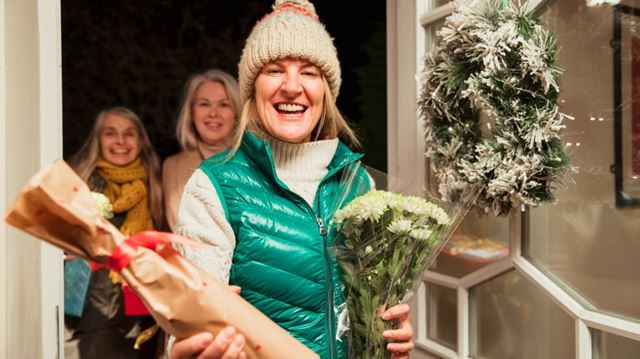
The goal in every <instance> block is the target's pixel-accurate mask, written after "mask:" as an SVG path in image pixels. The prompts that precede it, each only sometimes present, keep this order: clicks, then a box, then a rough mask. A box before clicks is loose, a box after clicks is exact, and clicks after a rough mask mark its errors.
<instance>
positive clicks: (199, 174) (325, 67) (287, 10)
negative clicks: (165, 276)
mask: <svg viewBox="0 0 640 359" xmlns="http://www.w3.org/2000/svg"><path fill="white" fill-rule="evenodd" d="M239 80H240V81H239V82H240V95H241V98H242V103H243V108H242V113H241V116H240V119H239V122H238V125H237V127H236V128H237V130H236V133H235V134H234V136H235V137H234V140H232V144H233V146H232V148H231V149H230V150H229V151H226V152H223V153H221V154H218V155H216V156H214V157H211V158H209V159H207V160H206V161H204V162H203V163H202V164H201V165H200V167H199V169H198V170H196V171H195V173H194V174H193V176H192V177H191V178H190V179H189V181H188V183H187V185H186V186H185V190H184V194H183V196H182V200H181V204H180V209H179V212H178V224H177V231H178V232H179V233H180V234H182V235H185V236H187V237H190V238H193V239H196V240H199V241H201V242H203V243H205V244H207V246H205V248H204V249H202V248H197V249H196V248H183V252H184V254H185V255H186V256H187V257H188V258H189V259H191V260H192V261H193V262H194V263H196V264H197V265H199V266H200V267H202V268H203V269H204V270H206V271H207V272H209V273H210V274H212V275H213V276H214V277H215V278H217V279H218V280H220V281H222V282H225V283H227V282H228V283H229V284H230V285H235V286H239V287H241V288H242V291H241V295H242V296H243V297H244V298H245V299H246V300H247V301H248V302H250V303H251V304H252V305H253V306H255V307H256V308H258V309H259V310H261V311H262V312H263V313H265V314H266V315H267V316H269V317H270V318H271V319H272V320H273V321H274V322H276V323H277V324H279V325H280V326H281V327H283V328H284V329H286V330H287V331H288V332H289V333H290V334H291V335H293V336H294V337H295V338H296V339H298V340H299V341H301V342H302V343H303V344H305V345H306V346H308V347H309V348H311V349H312V350H313V351H315V352H316V353H317V354H318V355H319V356H320V357H321V358H346V357H347V354H348V347H347V341H346V340H338V334H337V332H338V325H337V318H336V315H335V309H334V308H337V307H339V306H340V305H341V304H343V303H344V300H345V298H344V293H343V292H342V283H341V281H340V276H339V269H338V266H337V263H336V261H335V258H334V257H333V256H332V255H331V253H330V252H329V249H328V248H331V246H332V245H333V242H334V240H335V236H336V234H335V231H334V230H332V229H331V228H326V226H325V224H326V223H328V222H329V221H330V219H331V218H332V217H333V211H334V210H335V208H334V207H335V204H334V202H335V198H336V196H335V193H336V192H337V191H338V186H339V185H340V178H341V173H342V170H343V169H344V168H345V167H346V166H348V165H349V164H351V163H353V162H355V161H358V160H359V159H360V158H361V156H362V155H360V154H356V153H354V152H352V151H351V150H350V149H349V147H348V146H355V145H357V144H358V141H357V139H356V137H355V135H354V133H353V131H352V130H351V129H350V128H349V126H348V124H347V122H346V121H345V120H344V118H343V117H342V115H341V114H340V112H339V111H338V109H337V108H336V103H335V99H336V97H337V96H338V92H339V89H340V82H341V78H340V64H339V62H338V58H337V54H336V50H335V47H334V45H333V40H332V39H331V37H330V36H329V34H328V33H327V31H326V30H325V28H324V25H322V23H321V22H320V21H319V19H318V16H317V15H316V12H315V9H314V7H313V5H312V4H311V3H309V2H308V1H307V0H288V1H287V0H277V1H276V4H275V6H274V10H273V12H271V13H269V14H267V15H266V16H265V17H264V18H262V20H260V21H259V22H258V24H256V26H255V27H254V28H253V30H252V32H251V34H250V36H249V38H248V39H247V42H246V44H245V48H244V50H243V53H242V58H241V60H240V64H239ZM359 176H360V180H361V181H366V182H367V183H368V177H367V175H366V173H364V172H363V173H360V175H359ZM382 318H383V319H385V320H392V319H395V320H397V321H398V322H399V326H398V329H395V330H390V331H387V332H385V337H386V338H387V339H388V340H389V344H388V347H387V349H388V350H389V351H390V352H391V353H392V357H393V358H408V355H409V354H408V353H409V352H410V351H411V350H412V348H413V342H412V340H411V338H412V335H413V330H412V328H411V323H410V321H409V307H408V306H407V305H406V304H401V305H397V306H395V307H392V308H389V309H388V310H386V311H385V312H384V313H383V314H382ZM243 346H244V337H243V336H242V335H241V334H239V333H237V332H236V331H235V329H234V328H232V327H228V328H226V329H225V330H223V331H222V332H221V333H220V334H219V335H217V336H216V337H215V338H214V337H213V336H212V335H211V334H210V333H201V334H198V335H195V336H193V337H190V338H187V339H183V340H181V341H178V342H176V343H174V344H173V346H172V348H171V357H172V358H173V359H180V358H195V357H197V358H244V357H245V354H244V353H243V352H242V349H243ZM283 356H286V353H283Z"/></svg>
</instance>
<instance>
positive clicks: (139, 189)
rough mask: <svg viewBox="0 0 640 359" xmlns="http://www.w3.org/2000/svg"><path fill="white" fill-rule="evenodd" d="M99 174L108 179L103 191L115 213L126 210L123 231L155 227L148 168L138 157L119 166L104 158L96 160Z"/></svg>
mask: <svg viewBox="0 0 640 359" xmlns="http://www.w3.org/2000/svg"><path fill="white" fill-rule="evenodd" d="M96 168H97V169H98V174H99V175H100V176H101V177H102V178H104V179H105V181H107V186H106V187H105V189H104V190H103V191H102V193H103V194H104V195H105V196H107V197H108V198H109V200H110V201H111V205H112V206H113V212H114V213H122V212H126V213H127V215H126V217H125V219H124V223H122V226H121V227H120V232H122V234H124V235H125V236H131V235H134V234H136V233H138V232H141V231H144V230H148V229H153V220H152V219H151V214H150V212H149V198H148V195H147V186H146V184H145V183H146V179H147V171H146V170H145V168H144V166H143V165H142V161H141V160H140V159H139V158H138V159H136V160H135V161H133V162H132V163H131V164H129V165H127V166H124V167H120V166H115V165H113V164H111V163H109V162H107V161H105V160H99V161H98V162H97V163H96Z"/></svg>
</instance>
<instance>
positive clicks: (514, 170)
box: [419, 0, 571, 215]
mask: <svg viewBox="0 0 640 359" xmlns="http://www.w3.org/2000/svg"><path fill="white" fill-rule="evenodd" d="M455 7H456V8H455V11H454V13H453V14H452V15H451V16H449V17H448V18H447V19H446V21H445V24H444V27H443V28H442V30H440V31H439V32H438V36H439V38H440V43H439V45H438V46H437V48H436V50H435V52H434V53H433V54H432V55H431V56H428V57H427V59H426V64H425V72H424V76H423V88H422V91H421V94H420V100H419V106H420V110H421V114H422V116H423V119H424V121H425V127H426V132H425V136H426V141H427V153H426V155H427V157H429V158H431V164H432V168H433V170H434V172H435V175H436V178H437V180H438V183H439V192H440V194H441V195H442V197H443V199H445V200H449V201H455V200H457V199H458V198H461V197H462V196H464V195H465V194H466V193H468V192H470V191H473V190H474V188H477V187H478V186H480V187H481V188H482V192H481V193H480V196H479V197H478V200H477V202H476V205H477V206H479V207H480V208H482V209H484V211H485V212H491V213H493V214H495V215H506V214H507V213H508V212H509V211H510V210H511V209H512V208H524V206H525V205H531V206H537V205H539V204H541V203H546V202H553V201H554V200H555V198H554V196H553V190H554V188H555V187H556V186H557V184H558V183H559V181H560V179H561V178H562V176H563V175H564V174H565V173H566V172H567V170H569V169H571V165H570V164H569V158H568V157H567V155H566V154H565V152H564V145H563V142H562V140H561V137H560V131H561V130H562V129H563V128H564V125H563V121H564V119H565V118H567V117H568V116H566V115H564V114H562V113H561V112H560V110H559V108H558V94H559V91H560V87H559V84H558V77H559V75H560V74H561V70H560V69H559V68H557V67H556V66H555V59H556V53H557V45H556V41H555V38H554V37H553V35H551V34H549V32H548V31H547V30H545V28H544V27H543V26H542V25H541V23H540V22H539V21H538V20H537V19H536V18H534V17H532V16H530V15H527V14H526V13H525V11H524V9H522V8H520V7H519V6H516V5H514V4H511V3H509V2H507V1H504V0H502V1H499V0H484V1H472V2H470V3H469V4H468V5H463V4H459V3H456V5H455ZM481 113H483V114H484V115H485V116H486V117H487V119H488V121H482V122H481V119H480V117H481V116H480V114H481ZM485 122H486V123H485Z"/></svg>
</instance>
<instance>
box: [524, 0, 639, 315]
mask: <svg viewBox="0 0 640 359" xmlns="http://www.w3.org/2000/svg"><path fill="white" fill-rule="evenodd" d="M623 3H626V4H628V5H634V6H635V7H640V1H626V2H624V1H623ZM543 21H545V22H546V23H547V24H549V27H550V28H551V29H552V30H553V31H555V32H556V34H557V37H558V44H559V46H560V47H561V51H560V52H559V56H558V66H559V67H561V68H564V69H565V74H564V75H563V77H562V84H563V87H562V89H561V95H562V97H561V101H562V102H563V103H562V111H563V112H565V113H568V114H571V115H572V116H574V117H575V120H574V121H567V123H566V125H567V129H566V132H565V133H566V137H565V139H566V142H567V148H568V150H569V153H570V155H571V157H572V161H573V163H574V165H575V166H577V167H578V170H579V173H578V174H574V175H571V180H568V181H566V184H565V186H564V187H563V188H561V189H559V191H557V198H558V204H556V205H554V206H546V207H541V208H537V209H534V210H532V211H531V216H530V223H529V224H530V225H529V231H528V236H529V238H526V241H525V245H524V249H523V251H524V252H525V255H526V256H527V257H529V258H530V259H531V260H532V261H533V262H535V263H537V264H538V265H540V266H541V267H543V268H544V269H545V270H546V271H549V272H551V273H553V275H554V276H555V277H557V278H558V279H559V281H560V282H562V283H564V284H562V285H565V286H567V287H570V288H567V291H568V292H571V291H572V290H573V291H575V292H577V293H578V294H580V295H581V296H583V297H584V299H586V300H587V301H588V302H589V303H591V304H592V305H593V306H595V307H596V308H598V309H600V310H602V311H605V312H611V313H615V314H618V315H622V316H626V317H630V318H634V319H640V305H638V298H640V266H639V265H638V257H640V207H638V206H635V207H632V206H629V207H616V201H615V195H616V193H615V182H614V181H615V177H614V175H613V174H612V173H611V171H610V167H611V166H612V164H613V163H614V150H615V146H614V144H615V143H614V104H613V100H612V99H613V96H612V94H613V90H614V89H615V88H619V87H624V88H623V89H622V94H623V95H624V94H625V92H630V90H629V88H630V87H629V86H630V85H629V86H627V85H624V86H623V84H615V81H614V75H613V71H612V69H613V62H614V60H613V52H612V48H611V47H610V43H611V42H612V40H613V28H612V26H613V25H612V24H613V7H611V6H610V5H606V4H605V5H600V6H585V2H584V0H562V1H554V2H552V3H551V5H550V6H549V8H548V10H547V11H546V12H545V13H544V15H543ZM621 22H622V24H623V28H622V30H623V31H622V32H623V36H622V38H621V42H620V45H621V48H622V53H623V56H622V68H621V70H622V71H623V73H625V74H626V75H625V76H623V79H627V80H628V79H629V78H631V76H632V75H633V76H640V72H637V71H636V72H633V71H632V70H631V69H630V68H629V67H630V66H629V62H631V61H632V59H633V58H634V56H635V59H636V60H635V61H637V62H638V63H640V48H638V50H639V51H638V53H637V54H636V55H633V56H632V55H631V51H630V50H629V47H630V46H631V43H633V41H639V42H638V43H637V44H639V45H640V37H638V38H636V39H635V40H634V39H633V38H634V36H632V35H631V34H632V33H633V31H632V30H635V31H636V32H638V33H639V34H638V35H639V36H640V27H639V26H640V17H635V18H631V15H623V17H622V18H621ZM614 43H615V42H614ZM625 49H626V50H625ZM636 66H638V67H637V68H636V70H640V65H636ZM634 73H635V75H634ZM638 79H639V77H636V80H634V82H636V83H638ZM627 80H624V81H627ZM624 81H623V82H624ZM625 86H626V87H625ZM634 91H636V95H634V96H633V97H634V98H636V99H637V98H638V93H640V87H639V88H637V89H635V90H634ZM631 97H632V96H631V95H630V94H627V95H626V98H628V99H630V98H631ZM625 101H626V100H625ZM636 107H637V106H635V107H634V106H632V101H631V100H629V101H626V102H625V104H624V106H623V108H622V111H623V113H626V114H627V117H629V118H628V119H625V117H624V116H623V120H625V121H631V119H630V117H631V116H630V115H629V113H630V112H633V111H635V112H634V116H635V117H636V120H635V121H640V113H639V112H638V111H640V108H636ZM638 123H639V124H640V122H638ZM639 126H640V125H639ZM634 131H636V130H634ZM637 131H638V132H637V133H636V136H637V140H639V141H640V127H638V128H637ZM624 133H625V134H626V135H625V136H627V135H629V134H631V129H627V130H625V131H624ZM623 137H624V136H623ZM625 148H626V147H625ZM625 148H623V149H622V150H624V151H625V153H626V155H625V156H626V157H625V158H630V157H631V154H630V153H631V152H632V148H631V147H629V148H626V150H625ZM636 151H637V153H635V152H634V153H635V154H634V156H636V155H637V156H638V161H640V151H638V150H637V149H636ZM638 165H639V166H640V162H638ZM639 168H640V167H639ZM638 171H640V169H638ZM639 174H640V173H639ZM627 185H630V183H627ZM627 189H629V188H627ZM639 197H640V196H639Z"/></svg>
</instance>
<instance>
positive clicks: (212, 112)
mask: <svg viewBox="0 0 640 359" xmlns="http://www.w3.org/2000/svg"><path fill="white" fill-rule="evenodd" d="M216 115H218V106H217V105H212V106H211V107H210V108H209V117H216Z"/></svg>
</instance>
